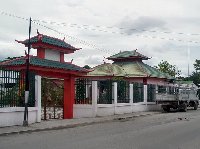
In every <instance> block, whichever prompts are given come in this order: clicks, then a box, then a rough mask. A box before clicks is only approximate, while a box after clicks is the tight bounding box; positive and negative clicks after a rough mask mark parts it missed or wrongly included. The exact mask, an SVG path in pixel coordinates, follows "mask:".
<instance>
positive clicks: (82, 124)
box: [0, 113, 159, 136]
mask: <svg viewBox="0 0 200 149" xmlns="http://www.w3.org/2000/svg"><path fill="white" fill-rule="evenodd" d="M155 114H159V113H147V114H139V115H134V116H127V117H125V116H122V117H119V118H111V119H105V120H99V121H98V120H97V121H93V122H84V123H78V124H69V125H65V126H56V127H50V128H36V129H28V130H19V131H12V132H5V133H1V134H0V136H9V135H15V134H25V133H32V132H42V131H51V130H61V129H68V128H75V127H82V126H88V125H93V124H100V123H106V122H112V121H119V122H120V121H128V120H130V119H134V118H137V117H145V116H151V115H155Z"/></svg>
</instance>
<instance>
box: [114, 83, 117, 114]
mask: <svg viewBox="0 0 200 149" xmlns="http://www.w3.org/2000/svg"><path fill="white" fill-rule="evenodd" d="M113 86H114V87H113V88H114V114H115V113H116V109H117V82H113Z"/></svg>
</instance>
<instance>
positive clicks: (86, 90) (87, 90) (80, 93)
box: [75, 78, 92, 104]
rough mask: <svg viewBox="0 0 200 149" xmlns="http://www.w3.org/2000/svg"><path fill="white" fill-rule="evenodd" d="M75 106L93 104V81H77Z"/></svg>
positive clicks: (80, 79)
mask: <svg viewBox="0 0 200 149" xmlns="http://www.w3.org/2000/svg"><path fill="white" fill-rule="evenodd" d="M75 104H92V81H90V80H88V79H82V78H79V79H76V82H75Z"/></svg>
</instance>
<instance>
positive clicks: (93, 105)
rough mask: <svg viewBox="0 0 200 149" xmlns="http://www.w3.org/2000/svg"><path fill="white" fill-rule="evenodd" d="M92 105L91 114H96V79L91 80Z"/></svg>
mask: <svg viewBox="0 0 200 149" xmlns="http://www.w3.org/2000/svg"><path fill="white" fill-rule="evenodd" d="M92 107H93V116H94V117H96V115H97V81H92Z"/></svg>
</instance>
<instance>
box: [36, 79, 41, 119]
mask: <svg viewBox="0 0 200 149" xmlns="http://www.w3.org/2000/svg"><path fill="white" fill-rule="evenodd" d="M41 96H42V95H41V76H38V75H36V76H35V107H37V122H41V110H42V105H41Z"/></svg>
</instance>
